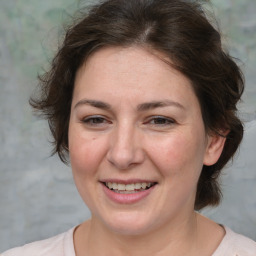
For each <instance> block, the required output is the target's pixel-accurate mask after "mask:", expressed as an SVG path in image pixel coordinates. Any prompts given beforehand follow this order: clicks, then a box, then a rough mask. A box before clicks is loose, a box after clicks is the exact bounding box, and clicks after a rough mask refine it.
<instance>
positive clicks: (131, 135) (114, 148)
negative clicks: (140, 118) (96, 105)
mask: <svg viewBox="0 0 256 256" xmlns="http://www.w3.org/2000/svg"><path fill="white" fill-rule="evenodd" d="M138 133H139V132H136V128H135V127H132V126H130V127H127V126H125V127H124V126H122V127H121V126H120V127H116V128H115V129H114V131H113V133H112V136H111V138H110V140H111V141H110V147H109V150H108V153H107V159H108V161H109V162H110V163H111V164H112V165H114V166H115V167H116V168H118V169H120V170H127V169H130V168H131V167H132V166H135V165H138V164H140V163H142V162H143V161H144V157H145V155H144V151H143V148H142V144H141V143H140V142H141V140H140V139H141V138H140V135H139V134H138Z"/></svg>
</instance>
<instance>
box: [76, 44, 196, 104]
mask: <svg viewBox="0 0 256 256" xmlns="http://www.w3.org/2000/svg"><path fill="white" fill-rule="evenodd" d="M167 62H171V61H170V59H168V57H166V56H165V55H163V54H161V53H159V52H156V51H149V50H148V49H144V48H140V47H129V48H122V47H109V48H103V49H100V50H98V51H96V52H95V53H93V54H92V55H91V56H90V57H89V58H88V59H87V61H86V62H85V63H84V64H83V65H82V66H81V67H80V69H79V70H78V72H77V74H76V80H75V90H74V97H76V96H79V97H80V96H81V97H82V96H83V95H84V96H85V94H86V95H90V96H93V97H94V96H95V97H98V96H102V95H103V93H104V95H105V97H107V96H111V97H113V96H115V95H116V96H117V95H118V97H124V98H126V97H128V96H131V97H133V96H136V95H137V96H138V95H140V96H143V98H144V99H145V101H152V100H156V99H157V98H159V100H161V97H163V96H164V97H167V98H168V97H171V98H173V99H175V100H180V101H184V104H185V103H186V101H188V100H190V101H191V100H195V95H194V93H193V89H192V85H191V82H190V80H189V79H188V78H187V77H185V76H184V75H183V74H181V73H180V72H179V71H177V70H176V69H174V68H173V67H172V66H171V65H168V64H167ZM133 98H134V99H135V98H136V97H133ZM157 100H158V99H157Z"/></svg>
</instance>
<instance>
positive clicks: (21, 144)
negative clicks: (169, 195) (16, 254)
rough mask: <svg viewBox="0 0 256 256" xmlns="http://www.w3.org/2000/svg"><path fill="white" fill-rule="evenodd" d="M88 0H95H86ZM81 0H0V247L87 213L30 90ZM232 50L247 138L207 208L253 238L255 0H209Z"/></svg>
mask: <svg viewBox="0 0 256 256" xmlns="http://www.w3.org/2000/svg"><path fill="white" fill-rule="evenodd" d="M91 2H93V1H91ZM87 3H88V1H87V2H83V4H81V1H78V0H76V1H75V0H54V1H52V0H44V1H39V0H26V1H23V0H1V1H0V144H1V154H0V207H1V208H0V251H3V250H5V249H7V248H10V247H13V246H17V245H21V244H23V243H26V242H30V241H33V240H38V239H42V238H45V237H49V236H52V235H54V234H57V233H60V232H62V231H65V230H67V229H68V228H70V227H72V226H74V225H76V224H78V223H79V222H81V221H83V220H84V219H85V218H88V217H89V216H90V214H89V211H88V210H87V208H86V207H85V206H84V204H83V202H82V200H81V199H80V197H79V195H78V193H77V191H76V189H75V186H74V184H73V181H72V177H71V171H70V169H69V168H68V167H66V166H64V165H63V164H61V163H60V162H59V160H58V159H57V157H52V158H50V157H49V155H50V154H49V152H50V150H51V148H50V144H49V143H48V141H49V140H50V136H49V132H48V129H47V124H46V122H45V121H42V120H38V119H37V118H35V117H33V115H32V112H31V109H30V107H29V106H28V98H29V95H30V94H31V93H32V91H33V89H34V88H35V86H36V84H37V81H36V76H37V73H38V72H41V70H42V67H47V60H48V59H49V58H50V57H51V56H52V54H53V52H54V50H55V49H56V45H57V42H58V36H59V34H60V33H61V31H62V29H61V26H60V24H62V23H63V22H66V21H68V20H70V17H69V16H70V14H72V13H73V12H74V11H75V10H76V9H77V8H78V7H79V6H81V5H86V4H87ZM213 8H214V10H215V12H216V14H217V17H218V19H219V21H220V24H221V27H222V31H223V34H224V35H226V36H225V38H227V42H226V44H227V46H228V47H229V49H231V54H232V55H234V56H236V57H238V58H240V59H241V60H242V61H243V63H244V64H243V69H244V70H245V74H246V80H247V82H246V86H247V88H246V91H245V95H244V102H243V103H242V104H241V105H240V111H241V115H242V117H243V118H244V120H245V121H246V126H245V127H246V129H245V139H244V142H243V144H242V146H241V150H240V154H239V155H238V156H237V157H236V159H235V161H234V164H233V166H230V167H228V168H227V169H226V170H225V175H224V176H223V179H222V184H223V189H224V200H223V203H222V205H221V206H220V207H218V208H216V209H207V210H205V211H204V213H205V214H207V215H208V216H210V217H211V218H213V219H214V220H216V221H218V222H220V223H224V224H226V225H228V226H230V227H231V228H233V229H234V230H235V231H237V232H240V233H243V234H245V235H247V236H249V237H251V238H253V239H255V240H256V186H255V184H256V167H255V166H256V86H255V81H256V72H255V71H256V68H255V67H256V16H255V13H256V1H255V0H244V1H240V0H214V1H213Z"/></svg>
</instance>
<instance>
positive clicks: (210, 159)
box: [204, 132, 228, 166]
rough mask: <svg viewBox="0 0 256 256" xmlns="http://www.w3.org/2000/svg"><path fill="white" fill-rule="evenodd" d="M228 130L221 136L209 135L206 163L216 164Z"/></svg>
mask: <svg viewBox="0 0 256 256" xmlns="http://www.w3.org/2000/svg"><path fill="white" fill-rule="evenodd" d="M227 134H228V132H226V133H225V134H224V136H221V135H219V134H213V135H208V142H207V147H206V151H205V156H204V165H208V166H210V165H213V164H215V163H216V162H217V161H218V160H219V158H220V156H221V153H222V151H223V148H224V145H225V142H226V135H227Z"/></svg>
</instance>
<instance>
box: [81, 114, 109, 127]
mask: <svg viewBox="0 0 256 256" xmlns="http://www.w3.org/2000/svg"><path fill="white" fill-rule="evenodd" d="M94 119H102V122H99V123H97V122H96V123H90V121H92V120H94ZM81 122H82V123H84V124H87V125H90V126H100V125H104V124H110V123H111V122H110V121H109V120H108V119H107V118H106V117H105V116H103V115H89V116H86V117H84V118H82V119H81Z"/></svg>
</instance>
